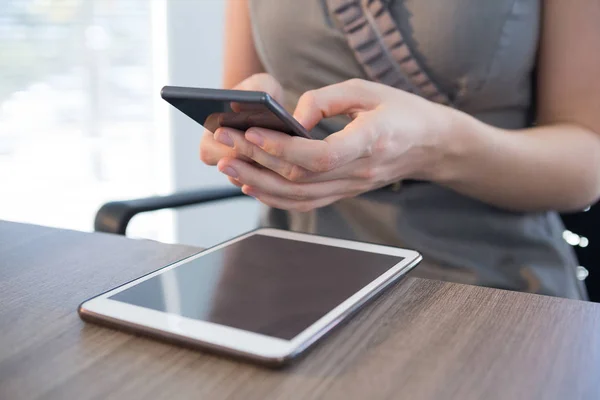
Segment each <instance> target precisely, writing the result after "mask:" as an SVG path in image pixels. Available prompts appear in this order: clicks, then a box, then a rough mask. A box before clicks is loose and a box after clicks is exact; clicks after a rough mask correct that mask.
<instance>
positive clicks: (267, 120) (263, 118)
mask: <svg viewBox="0 0 600 400" xmlns="http://www.w3.org/2000/svg"><path fill="white" fill-rule="evenodd" d="M168 101H169V102H170V103H171V104H173V105H174V106H175V107H177V108H178V109H179V110H181V111H182V112H183V113H184V114H186V115H187V116H189V117H190V118H192V119H193V120H194V121H196V122H198V123H199V124H200V125H202V126H203V127H204V128H206V129H208V130H209V131H211V132H213V133H214V132H215V131H216V130H217V129H218V128H220V127H227V128H234V129H239V130H241V131H245V130H247V129H249V128H251V127H260V128H266V129H272V130H275V131H279V132H283V133H287V134H288V135H296V133H294V131H293V130H292V128H291V127H290V126H288V125H287V124H286V123H285V122H283V121H282V120H281V119H279V118H278V117H277V115H275V114H274V113H273V112H272V111H271V110H269V109H268V108H267V106H266V105H264V104H260V103H240V102H230V101H220V100H212V99H211V100H202V99H184V98H171V99H169V100H168Z"/></svg>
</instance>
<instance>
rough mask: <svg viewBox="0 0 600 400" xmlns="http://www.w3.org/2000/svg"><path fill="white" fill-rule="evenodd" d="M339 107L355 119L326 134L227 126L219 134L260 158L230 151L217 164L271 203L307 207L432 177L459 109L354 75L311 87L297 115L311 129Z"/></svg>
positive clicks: (227, 142)
mask: <svg viewBox="0 0 600 400" xmlns="http://www.w3.org/2000/svg"><path fill="white" fill-rule="evenodd" d="M340 114H346V115H349V116H350V117H351V118H352V122H351V123H350V124H348V125H347V126H346V127H345V128H344V129H343V130H342V131H340V132H337V133H334V134H332V135H330V136H329V137H327V138H326V139H325V140H309V139H304V138H300V137H292V136H288V135H286V134H283V133H281V132H275V131H270V130H267V129H262V128H251V129H249V130H248V131H247V132H245V134H244V133H242V132H239V131H235V130H232V129H225V128H221V129H219V130H218V132H217V133H216V134H215V139H216V140H217V141H219V142H220V143H221V144H223V145H225V146H229V150H228V151H229V152H234V153H235V154H237V155H243V156H245V157H247V158H248V159H251V160H253V161H254V162H255V164H252V163H249V162H246V161H244V160H242V159H240V158H239V157H231V156H229V155H227V154H224V155H223V156H222V157H221V158H220V160H219V161H218V168H219V170H220V171H221V172H223V173H225V174H226V175H228V176H229V177H230V178H232V181H233V182H235V183H236V184H238V186H242V190H243V191H244V193H246V194H248V195H251V196H254V197H256V198H257V199H259V200H260V201H261V202H263V203H265V204H267V205H269V206H272V207H276V208H281V209H287V210H297V211H309V210H311V209H314V208H318V207H323V206H326V205H328V204H331V203H333V202H335V201H338V200H340V199H343V198H346V197H354V196H357V195H359V194H361V193H364V192H368V191H371V190H374V189H377V188H380V187H383V186H386V185H388V184H390V183H394V182H398V181H400V180H403V179H407V178H408V179H431V178H432V177H433V176H435V175H436V174H437V173H438V171H437V169H438V166H439V165H440V162H441V161H442V159H443V158H444V157H445V154H446V150H447V149H448V146H446V143H447V142H448V141H449V140H448V139H449V135H450V134H451V132H452V129H451V125H452V122H453V116H454V115H455V114H458V113H457V112H456V111H454V110H452V109H450V108H447V107H444V106H440V105H437V104H434V103H431V102H429V101H427V100H424V99H421V98H419V97H417V96H415V95H412V94H409V93H406V92H403V91H401V90H397V89H394V88H391V87H388V86H385V85H381V84H377V83H373V82H368V81H362V80H350V81H346V82H343V83H339V84H335V85H332V86H327V87H324V88H322V89H318V90H314V91H309V92H307V93H305V94H304V95H303V96H302V97H301V98H300V100H299V102H298V106H297V108H296V111H295V113H294V117H295V118H296V119H298V121H299V122H300V123H301V124H302V125H303V126H305V127H306V128H307V129H312V128H313V127H314V126H315V125H316V124H317V123H318V122H319V121H320V120H321V119H323V118H325V117H331V116H335V115H340ZM442 141H443V142H444V143H443V144H442Z"/></svg>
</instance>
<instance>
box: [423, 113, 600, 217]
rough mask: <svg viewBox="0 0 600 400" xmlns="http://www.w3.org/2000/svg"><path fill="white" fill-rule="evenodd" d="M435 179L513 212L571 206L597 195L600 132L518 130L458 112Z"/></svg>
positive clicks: (569, 208)
mask: <svg viewBox="0 0 600 400" xmlns="http://www.w3.org/2000/svg"><path fill="white" fill-rule="evenodd" d="M454 129H455V130H456V131H455V133H456V134H455V135H449V136H448V140H450V141H454V143H450V142H448V143H447V145H446V147H447V149H449V151H448V152H447V153H445V156H444V157H443V158H442V161H441V162H440V163H439V165H438V167H437V168H436V172H435V174H434V175H435V176H434V177H433V180H434V181H437V182H438V183H440V184H442V185H444V186H447V187H449V188H452V189H454V190H456V191H457V192H460V193H462V194H465V195H467V196H470V197H474V198H476V199H479V200H481V201H484V202H486V203H489V204H492V205H495V206H497V207H501V208H505V209H510V210H514V211H544V210H558V211H572V210H580V209H583V208H585V207H586V206H588V205H590V204H591V203H593V202H595V201H596V200H597V199H598V197H599V196H600V135H598V134H596V133H595V132H593V131H591V130H588V129H586V128H583V127H580V126H578V125H575V124H557V125H546V126H540V127H536V128H531V129H522V130H516V131H514V130H513V131H510V130H503V129H498V128H495V127H492V126H490V125H486V124H484V123H482V122H479V121H477V120H475V119H474V118H471V117H468V116H465V115H461V116H459V117H458V121H457V123H456V125H455V126H454Z"/></svg>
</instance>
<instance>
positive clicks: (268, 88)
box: [200, 73, 283, 186]
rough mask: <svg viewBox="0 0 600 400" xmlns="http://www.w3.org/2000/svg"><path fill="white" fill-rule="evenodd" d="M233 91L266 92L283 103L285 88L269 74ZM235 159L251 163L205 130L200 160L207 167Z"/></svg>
mask: <svg viewBox="0 0 600 400" xmlns="http://www.w3.org/2000/svg"><path fill="white" fill-rule="evenodd" d="M233 89H235V90H255V91H261V92H266V93H269V95H271V97H273V98H274V99H275V100H276V101H278V102H282V101H283V88H282V87H281V85H280V84H279V82H277V80H276V79H275V78H273V77H272V76H271V75H269V74H265V73H261V74H255V75H252V76H251V77H249V78H247V79H245V80H244V81H242V82H241V83H239V84H238V85H237V86H235V87H234V88H233ZM225 157H227V158H235V159H239V160H244V161H247V162H251V161H252V160H250V159H249V158H248V157H245V156H244V155H242V154H240V152H239V151H237V150H236V149H233V148H231V147H229V146H227V145H224V144H221V143H219V142H217V141H215V139H214V135H213V132H211V131H209V130H207V129H205V130H204V133H203V135H202V140H201V142H200V159H201V160H202V162H204V163H205V164H207V165H217V163H218V162H219V161H220V160H221V159H223V158H225ZM230 181H232V183H234V184H236V185H238V186H241V185H240V184H239V183H238V182H237V181H235V180H232V179H230Z"/></svg>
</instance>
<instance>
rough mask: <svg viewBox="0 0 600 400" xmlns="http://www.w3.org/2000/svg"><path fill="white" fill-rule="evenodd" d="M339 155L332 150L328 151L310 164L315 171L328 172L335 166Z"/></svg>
mask: <svg viewBox="0 0 600 400" xmlns="http://www.w3.org/2000/svg"><path fill="white" fill-rule="evenodd" d="M336 164H337V157H336V156H335V154H333V153H331V152H326V153H324V154H323V155H320V156H318V157H316V158H315V159H314V160H313V161H312V163H311V166H310V170H311V171H313V172H328V171H331V170H332V169H334V168H335V166H336Z"/></svg>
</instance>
